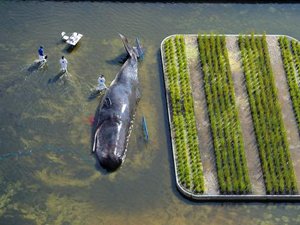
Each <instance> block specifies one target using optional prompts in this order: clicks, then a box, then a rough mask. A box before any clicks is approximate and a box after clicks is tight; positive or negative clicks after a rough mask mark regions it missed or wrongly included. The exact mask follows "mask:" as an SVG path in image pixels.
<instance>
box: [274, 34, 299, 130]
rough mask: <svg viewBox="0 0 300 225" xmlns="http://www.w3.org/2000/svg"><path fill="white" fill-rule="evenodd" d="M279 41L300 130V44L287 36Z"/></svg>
mask: <svg viewBox="0 0 300 225" xmlns="http://www.w3.org/2000/svg"><path fill="white" fill-rule="evenodd" d="M278 42H279V46H280V49H281V57H282V60H283V65H284V69H285V73H286V77H287V81H288V85H289V91H290V95H291V99H292V103H293V109H294V113H295V116H296V120H297V125H298V131H300V88H299V82H300V81H299V74H300V73H299V72H300V45H299V43H298V42H296V41H294V40H293V41H289V40H288V39H287V37H286V36H284V37H283V36H281V37H280V38H279V39H278Z"/></svg>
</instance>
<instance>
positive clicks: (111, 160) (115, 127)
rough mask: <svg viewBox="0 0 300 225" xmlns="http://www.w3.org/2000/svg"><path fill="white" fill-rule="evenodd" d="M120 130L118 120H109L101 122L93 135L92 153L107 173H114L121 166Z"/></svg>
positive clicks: (122, 147)
mask: <svg viewBox="0 0 300 225" xmlns="http://www.w3.org/2000/svg"><path fill="white" fill-rule="evenodd" d="M121 128H122V122H121V121H120V120H119V119H118V118H110V119H107V120H105V121H103V122H102V123H101V125H100V126H99V127H98V129H97V131H96V133H95V138H94V146H93V151H94V152H96V155H97V158H98V160H99V163H100V165H101V166H102V167H103V168H104V169H106V170H107V171H115V170H116V169H117V168H119V167H120V165H121V164H122V159H123V155H124V152H125V151H124V143H123V140H124V138H123V137H122V135H123V133H124V132H122V129H121Z"/></svg>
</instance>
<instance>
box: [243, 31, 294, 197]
mask: <svg viewBox="0 0 300 225" xmlns="http://www.w3.org/2000/svg"><path fill="white" fill-rule="evenodd" d="M238 42H239V47H240V50H241V56H242V62H243V69H244V74H245V79H246V86H247V92H248V97H249V102H250V107H251V114H252V119H253V123H254V129H255V134H256V140H257V144H258V149H259V156H260V160H261V166H262V170H263V176H264V181H265V188H266V193H267V194H294V193H296V192H297V187H296V179H295V174H294V169H293V164H292V161H291V157H290V151H289V145H288V142H287V136H286V130H285V128H284V124H283V119H282V114H281V108H280V105H279V101H278V94H277V89H276V86H275V81H274V75H273V72H272V67H271V64H270V56H269V52H268V46H267V41H266V36H265V35H263V36H262V37H256V36H254V34H252V35H251V36H241V35H240V36H239V40H238Z"/></svg>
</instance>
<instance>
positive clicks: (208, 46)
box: [198, 35, 251, 194]
mask: <svg viewBox="0 0 300 225" xmlns="http://www.w3.org/2000/svg"><path fill="white" fill-rule="evenodd" d="M198 47H199V52H200V60H201V65H202V71H203V79H204V89H205V96H206V102H207V108H208V115H209V120H210V125H211V132H212V137H213V144H214V151H215V157H216V167H217V176H218V182H219V187H220V192H221V194H246V193H249V192H250V191H251V184H250V179H249V172H248V168H247V162H246V158H245V150H244V143H243V138H242V132H241V126H240V121H239V117H238V111H237V107H236V103H235V93H234V85H233V80H232V74H231V69H230V64H229V59H228V52H227V48H226V41H225V36H219V35H210V36H206V35H204V36H203V35H199V36H198Z"/></svg>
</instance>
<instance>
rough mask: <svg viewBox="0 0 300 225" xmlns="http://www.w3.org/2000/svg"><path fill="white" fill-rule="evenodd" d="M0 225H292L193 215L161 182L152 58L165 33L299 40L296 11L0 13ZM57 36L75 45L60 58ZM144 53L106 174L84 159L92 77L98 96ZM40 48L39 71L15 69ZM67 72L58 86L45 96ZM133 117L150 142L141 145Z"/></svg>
mask: <svg viewBox="0 0 300 225" xmlns="http://www.w3.org/2000/svg"><path fill="white" fill-rule="evenodd" d="M0 15H1V19H0V33H1V35H0V105H1V108H0V146H1V148H0V177H1V179H0V183H1V184H0V224H16V225H17V224H62V225H66V224H80V225H82V224H202V223H203V224H272V225H273V224H299V223H300V216H299V214H298V211H299V209H300V205H299V204H298V203H280V204H274V203H197V202H191V201H188V200H186V199H184V198H183V197H182V196H181V195H180V194H178V192H177V190H176V188H175V180H174V178H173V176H174V173H173V164H172V154H171V149H170V140H169V132H168V128H167V127H168V126H167V122H166V121H167V114H166V106H165V98H164V94H163V93H164V88H163V82H162V80H163V79H162V69H161V63H160V56H159V46H160V42H161V41H162V40H163V38H164V37H166V36H168V35H171V34H175V33H198V32H207V33H208V32H212V31H213V32H217V33H246V32H251V31H254V32H257V33H261V32H263V31H266V32H267V33H268V34H277V33H280V34H287V35H290V36H293V37H295V38H298V39H300V30H299V27H298V25H299V22H300V4H297V5H290V4H287V5H284V4H282V5H278V4H273V5H260V4H254V5H247V4H162V3H155V4H150V3H110V2H104V3H99V2H70V3H68V2H51V1H42V2H38V1H1V2H0ZM62 31H66V32H72V31H77V32H80V33H83V34H84V37H83V39H82V41H81V42H80V44H79V46H78V47H77V48H75V49H74V50H73V51H72V52H71V53H70V52H67V51H66V50H65V44H64V43H61V42H60V33H61V32H62ZM118 33H123V34H125V35H127V36H128V38H129V40H130V41H131V43H133V40H134V38H135V37H136V36H138V37H139V39H140V41H141V43H142V44H143V46H144V47H145V48H146V55H145V59H144V61H143V62H142V63H141V64H140V66H139V72H140V73H139V74H140V75H139V76H140V82H141V92H142V99H141V101H140V103H139V105H138V109H137V114H136V121H135V125H134V129H133V132H132V135H131V138H130V143H129V150H128V152H127V157H126V160H125V163H124V164H123V165H122V168H121V169H120V170H118V171H117V172H115V173H111V174H107V173H105V172H104V171H102V170H99V169H98V168H97V166H96V163H95V162H96V161H95V159H94V158H93V156H92V155H91V154H90V150H91V147H90V133H91V132H90V125H89V120H90V117H91V116H92V115H93V114H94V112H95V110H96V107H97V104H98V100H97V99H95V100H93V101H88V99H87V98H88V96H89V93H90V89H91V88H92V87H93V86H95V85H96V82H97V77H98V75H99V74H100V73H102V74H105V76H106V81H107V84H109V83H110V82H111V81H112V80H113V78H114V77H115V74H116V73H117V72H118V71H119V69H120V67H121V64H120V63H119V62H118V61H119V60H120V59H121V58H122V57H124V49H123V46H122V43H121V40H120V38H119V37H118V35H117V34H118ZM41 44H42V45H44V47H45V52H46V54H47V55H48V56H49V61H48V65H47V67H45V68H44V69H42V70H38V71H36V72H33V73H31V74H28V73H27V72H26V68H28V66H29V65H30V64H31V63H32V62H33V60H34V59H35V58H36V57H37V54H36V53H37V49H38V47H39V46H40V45H41ZM61 55H65V56H66V58H67V59H68V61H69V73H70V74H71V75H70V76H69V77H68V78H67V79H65V80H61V81H58V82H56V83H54V84H48V80H49V79H50V78H53V77H55V75H57V74H58V72H59V63H58V61H59V58H60V57H61ZM142 116H145V117H146V119H147V124H148V130H149V136H150V142H149V143H148V144H146V143H145V142H144V140H143V128H142V125H141V119H142Z"/></svg>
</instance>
